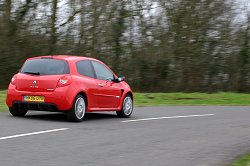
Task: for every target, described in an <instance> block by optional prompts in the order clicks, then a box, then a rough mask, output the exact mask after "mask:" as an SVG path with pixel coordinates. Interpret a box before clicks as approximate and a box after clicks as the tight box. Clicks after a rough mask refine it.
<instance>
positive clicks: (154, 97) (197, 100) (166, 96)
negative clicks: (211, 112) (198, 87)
mask: <svg viewBox="0 0 250 166" xmlns="http://www.w3.org/2000/svg"><path fill="white" fill-rule="evenodd" d="M134 95H135V105H136V106H153V105H154V106H155V105H250V94H243V93H229V92H220V93H213V94H207V93H135V94H134Z"/></svg>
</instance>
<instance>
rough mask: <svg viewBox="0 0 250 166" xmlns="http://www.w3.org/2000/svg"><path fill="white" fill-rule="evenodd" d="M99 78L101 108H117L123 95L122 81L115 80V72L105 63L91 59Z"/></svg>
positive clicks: (98, 91)
mask: <svg viewBox="0 0 250 166" xmlns="http://www.w3.org/2000/svg"><path fill="white" fill-rule="evenodd" d="M91 62H92V64H93V67H94V71H95V74H96V78H97V90H96V94H95V95H96V98H97V99H98V104H99V108H117V107H118V105H119V102H120V98H121V95H122V90H121V86H120V83H116V82H114V78H115V77H114V74H113V73H112V72H111V71H110V69H108V68H107V67H106V66H105V65H103V64H101V63H99V62H97V61H91Z"/></svg>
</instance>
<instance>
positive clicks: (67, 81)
mask: <svg viewBox="0 0 250 166" xmlns="http://www.w3.org/2000/svg"><path fill="white" fill-rule="evenodd" d="M71 82H72V79H71V76H62V77H61V78H60V79H59V81H58V84H57V87H63V86H68V85H70V84H71Z"/></svg>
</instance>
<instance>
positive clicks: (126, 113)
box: [116, 95, 133, 118]
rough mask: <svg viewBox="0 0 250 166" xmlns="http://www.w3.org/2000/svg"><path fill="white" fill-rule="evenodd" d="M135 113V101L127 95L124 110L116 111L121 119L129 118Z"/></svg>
mask: <svg viewBox="0 0 250 166" xmlns="http://www.w3.org/2000/svg"><path fill="white" fill-rule="evenodd" d="M132 112H133V99H132V97H131V95H126V96H125V98H124V99H123V103H122V109H121V110H120V111H116V114H117V116H118V117H119V118H129V117H130V115H131V114H132Z"/></svg>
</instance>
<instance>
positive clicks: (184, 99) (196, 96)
mask: <svg viewBox="0 0 250 166" xmlns="http://www.w3.org/2000/svg"><path fill="white" fill-rule="evenodd" d="M5 98H6V90H3V91H0V111H4V110H7V106H6V105H5ZM134 98H135V100H134V101H135V106H162V105H250V94H243V93H228V92H220V93H213V94H207V93H134Z"/></svg>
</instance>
